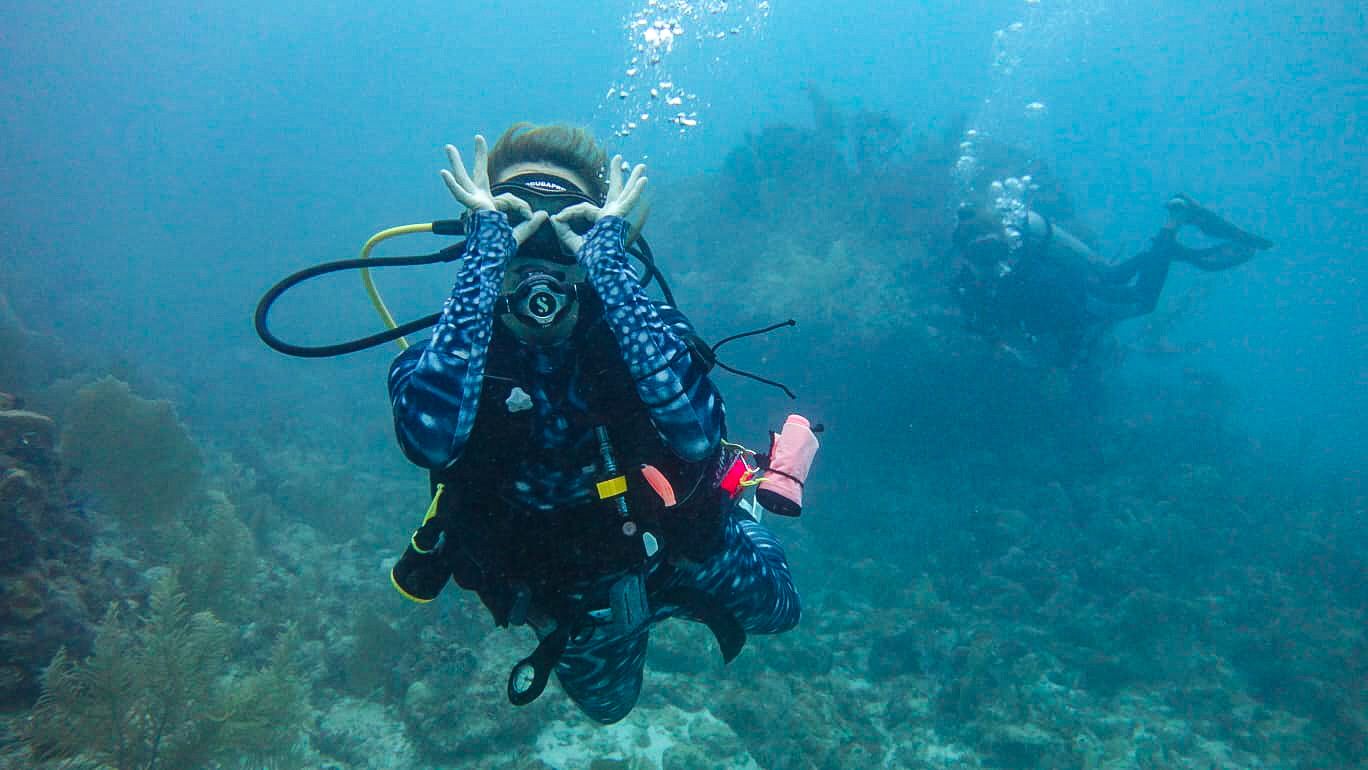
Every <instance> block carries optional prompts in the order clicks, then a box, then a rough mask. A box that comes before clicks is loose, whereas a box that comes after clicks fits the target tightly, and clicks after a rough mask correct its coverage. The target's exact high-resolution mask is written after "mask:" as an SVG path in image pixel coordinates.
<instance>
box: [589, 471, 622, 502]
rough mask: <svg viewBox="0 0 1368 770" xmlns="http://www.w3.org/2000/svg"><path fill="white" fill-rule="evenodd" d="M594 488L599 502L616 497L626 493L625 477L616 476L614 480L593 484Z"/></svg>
mask: <svg viewBox="0 0 1368 770" xmlns="http://www.w3.org/2000/svg"><path fill="white" fill-rule="evenodd" d="M594 488H595V489H597V490H598V496H599V499H600V500H607V499H608V498H610V497H617V496H618V495H620V494H622V493H624V492H626V491H627V477H626V476H617V477H615V478H611V479H605V480H603V481H600V482H599V483H597V484H595V485H594Z"/></svg>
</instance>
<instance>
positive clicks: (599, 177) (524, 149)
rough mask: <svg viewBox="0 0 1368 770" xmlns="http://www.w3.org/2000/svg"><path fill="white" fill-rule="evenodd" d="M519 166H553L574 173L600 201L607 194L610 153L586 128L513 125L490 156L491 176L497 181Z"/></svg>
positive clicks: (523, 123) (554, 125) (495, 145)
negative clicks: (519, 164)
mask: <svg viewBox="0 0 1368 770" xmlns="http://www.w3.org/2000/svg"><path fill="white" fill-rule="evenodd" d="M518 163H553V164H555V165H557V166H561V167H562V168H565V169H568V170H570V171H573V172H575V173H576V174H578V175H580V176H581V177H583V179H584V181H585V182H587V183H588V184H589V185H590V187H591V188H592V189H589V190H585V192H587V193H589V195H591V196H592V197H594V198H597V199H598V200H600V201H601V200H603V196H604V195H606V194H607V192H608V183H607V182H606V181H605V177H604V169H605V168H606V167H607V165H608V154H607V153H606V152H604V150H603V148H602V147H600V146H599V143H598V142H597V141H596V140H595V139H594V135H593V134H591V133H589V129H587V128H580V127H578V126H568V125H565V124H563V123H553V124H551V125H546V126H539V125H536V124H534V123H527V122H522V123H514V124H513V125H511V126H509V127H508V130H506V131H504V132H503V136H500V137H499V141H497V142H495V143H494V149H493V150H492V151H490V153H489V177H490V178H491V179H497V178H498V177H499V175H500V174H502V173H503V172H504V170H505V169H507V168H509V167H510V166H513V165H516V164H518Z"/></svg>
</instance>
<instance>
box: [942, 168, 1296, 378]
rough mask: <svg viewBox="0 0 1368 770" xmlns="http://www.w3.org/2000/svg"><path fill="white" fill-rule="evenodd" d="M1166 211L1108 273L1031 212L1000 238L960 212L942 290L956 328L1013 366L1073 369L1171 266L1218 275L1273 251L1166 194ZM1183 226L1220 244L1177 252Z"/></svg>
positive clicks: (999, 228) (1142, 304)
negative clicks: (1007, 353) (946, 288)
mask: <svg viewBox="0 0 1368 770" xmlns="http://www.w3.org/2000/svg"><path fill="white" fill-rule="evenodd" d="M1167 208H1168V221H1167V222H1166V223H1165V224H1164V226H1163V227H1162V228H1161V229H1160V230H1159V232H1158V233H1157V234H1156V235H1155V236H1154V238H1153V239H1152V240H1151V243H1150V247H1149V249H1147V250H1146V251H1143V252H1141V253H1140V254H1137V255H1136V256H1134V257H1131V258H1130V259H1128V260H1125V261H1124V262H1121V263H1119V264H1115V265H1108V264H1106V263H1105V262H1103V261H1102V259H1101V258H1100V257H1098V256H1097V254H1096V253H1095V252H1094V251H1093V250H1092V249H1090V248H1089V247H1088V246H1086V245H1085V244H1084V243H1083V242H1082V241H1080V240H1079V239H1078V238H1076V237H1074V236H1073V235H1072V234H1071V233H1069V232H1068V231H1067V230H1065V229H1064V228H1062V227H1059V226H1057V225H1055V224H1054V223H1053V222H1051V221H1050V220H1049V219H1048V218H1046V217H1044V216H1042V215H1041V214H1038V213H1036V212H1034V211H1030V212H1028V213H1027V214H1026V218H1025V221H1024V222H1023V223H1022V225H1021V226H1020V227H1019V228H1016V232H1009V230H1008V228H1007V226H1006V225H1005V224H1004V223H1003V222H1002V220H1001V218H1000V217H996V216H994V215H993V214H991V213H989V212H988V211H987V210H986V209H982V208H976V207H972V206H965V207H962V208H961V209H960V210H959V222H958V224H957V226H956V227H955V232H954V236H953V244H954V248H955V252H956V253H957V254H958V255H959V256H960V257H962V260H961V262H962V268H961V270H960V272H959V274H958V275H957V276H956V278H955V280H954V284H953V287H952V290H953V292H954V294H955V297H956V299H957V300H958V302H959V305H960V309H961V311H962V312H963V314H964V318H965V323H966V325H967V326H968V327H969V328H970V329H971V330H973V331H974V332H976V333H979V334H982V335H984V336H985V337H988V338H990V339H992V340H994V341H995V342H998V343H999V344H1001V345H1003V346H1004V347H1006V348H1007V349H1009V350H1011V351H1012V352H1013V353H1015V354H1016V355H1017V356H1018V357H1022V358H1026V359H1028V360H1032V361H1034V362H1038V363H1041V364H1045V365H1048V366H1059V367H1064V368H1071V367H1076V366H1081V365H1084V364H1086V363H1088V358H1089V354H1090V353H1091V352H1093V350H1094V346H1095V345H1096V343H1097V342H1098V340H1099V339H1100V338H1101V336H1102V335H1101V332H1102V331H1103V330H1104V329H1106V328H1107V326H1108V325H1110V324H1111V323H1112V322H1115V321H1120V320H1122V319H1126V318H1134V317H1137V316H1142V315H1147V314H1149V313H1151V312H1153V310H1154V308H1155V305H1156V304H1157V303H1158V301H1159V295H1160V293H1161V292H1162V291H1163V288H1164V282H1165V280H1166V279H1167V278H1168V272H1169V267H1170V266H1171V265H1172V264H1173V263H1174V262H1175V261H1177V262H1186V263H1187V264H1190V265H1193V266H1195V267H1197V268H1199V269H1201V270H1205V271H1216V270H1225V269H1227V268H1231V267H1235V266H1236V265H1240V264H1243V263H1244V262H1246V261H1248V260H1249V259H1250V258H1251V257H1253V256H1254V253H1255V251H1258V250H1263V249H1269V248H1272V247H1273V243H1272V242H1271V241H1268V240H1266V239H1264V238H1261V237H1259V236H1257V235H1253V234H1251V233H1248V232H1245V231H1244V230H1241V229H1240V228H1238V227H1236V226H1235V225H1232V224H1231V223H1229V222H1227V221H1226V220H1224V219H1222V218H1221V217H1220V216H1218V215H1216V214H1215V213H1214V212H1212V211H1210V210H1209V209H1206V208H1204V207H1202V206H1201V205H1199V204H1198V203H1197V202H1196V201H1194V200H1193V199H1191V198H1189V197H1188V196H1186V195H1175V196H1174V197H1173V198H1171V199H1170V200H1169V201H1168V204H1167ZM1189 225H1190V226H1192V227H1195V228H1196V229H1198V230H1200V231H1201V232H1202V233H1203V234H1205V235H1206V236H1208V237H1209V238H1213V239H1216V240H1218V241H1220V243H1218V244H1217V245H1214V246H1210V247H1206V248H1189V247H1187V246H1184V245H1182V244H1181V243H1179V242H1178V235H1179V232H1180V231H1181V229H1182V228H1183V227H1185V226H1189Z"/></svg>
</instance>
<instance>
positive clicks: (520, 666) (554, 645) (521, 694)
mask: <svg viewBox="0 0 1368 770" xmlns="http://www.w3.org/2000/svg"><path fill="white" fill-rule="evenodd" d="M569 640H570V627H569V626H568V625H566V624H564V623H560V624H558V625H557V626H556V628H555V630H553V631H552V632H551V633H549V634H547V635H546V636H545V637H543V638H542V640H541V642H540V643H538V644H537V649H535V650H533V651H532V654H531V655H528V656H527V657H526V658H523V659H522V660H520V661H518V662H517V664H515V665H514V666H513V670H512V671H510V672H508V702H509V703H512V704H513V705H514V706H526V705H527V704H529V703H531V702H532V701H534V700H536V699H537V698H539V697H541V694H542V691H544V690H545V689H546V683H547V681H548V680H550V678H551V669H553V668H555V666H556V663H558V662H560V658H561V655H563V654H565V644H566V642H568V641H569Z"/></svg>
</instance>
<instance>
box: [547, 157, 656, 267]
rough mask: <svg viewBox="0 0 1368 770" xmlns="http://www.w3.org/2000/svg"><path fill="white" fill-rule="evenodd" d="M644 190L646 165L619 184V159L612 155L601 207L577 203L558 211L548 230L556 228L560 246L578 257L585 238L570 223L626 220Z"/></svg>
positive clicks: (620, 160)
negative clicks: (617, 218)
mask: <svg viewBox="0 0 1368 770" xmlns="http://www.w3.org/2000/svg"><path fill="white" fill-rule="evenodd" d="M645 188H646V164H645V163H638V164H637V165H636V167H635V168H633V169H632V173H631V175H630V176H628V177H627V181H626V182H625V183H624V182H623V181H622V156H621V155H614V156H613V160H612V161H611V162H609V164H608V195H607V197H605V198H604V201H603V205H602V206H595V205H594V204H592V203H577V204H575V205H574V206H569V207H567V208H564V209H561V211H560V213H559V214H556V215H555V216H554V217H551V226H552V227H554V228H556V235H557V236H558V237H559V238H560V242H561V243H562V244H563V245H564V246H565V247H566V248H568V249H570V251H571V252H573V253H575V254H578V253H579V250H580V247H581V246H583V245H584V236H582V235H580V234H579V233H576V232H575V231H574V229H572V228H571V227H570V224H571V223H572V222H588V223H589V224H590V225H593V224H594V223H595V222H597V221H599V220H600V219H602V218H604V217H626V216H627V215H628V214H630V213H631V212H632V209H634V208H636V205H637V203H639V202H640V201H641V192H642V190H644V189H645Z"/></svg>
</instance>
